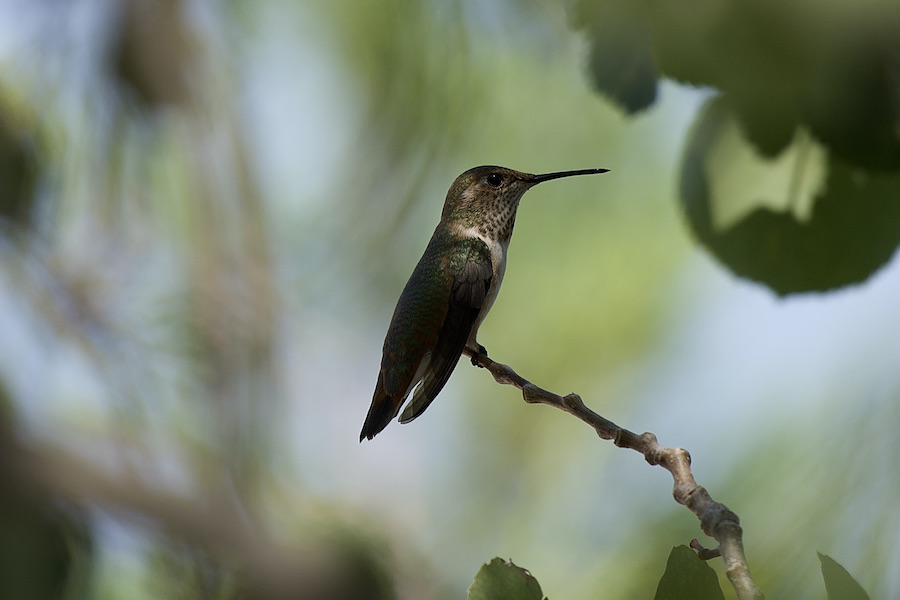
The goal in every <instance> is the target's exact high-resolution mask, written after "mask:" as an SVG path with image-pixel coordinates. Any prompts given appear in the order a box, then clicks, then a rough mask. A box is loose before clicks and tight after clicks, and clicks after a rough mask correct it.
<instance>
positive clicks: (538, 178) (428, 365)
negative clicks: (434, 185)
mask: <svg viewBox="0 0 900 600" xmlns="http://www.w3.org/2000/svg"><path fill="white" fill-rule="evenodd" d="M607 171H608V169H582V170H578V171H560V172H556V173H544V174H542V175H532V174H530V173H522V172H520V171H514V170H512V169H507V168H505V167H496V166H481V167H475V168H472V169H469V170H468V171H466V172H465V173H463V174H462V175H460V176H459V177H457V178H456V180H455V181H454V182H453V185H451V186H450V190H449V191H448V192H447V198H446V199H445V200H444V208H443V211H442V212H441V220H440V222H439V223H438V225H437V227H436V228H435V230H434V234H433V235H432V236H431V240H430V241H429V242H428V246H427V247H426V248H425V253H424V254H423V255H422V258H421V259H420V260H419V263H418V264H417V265H416V268H415V269H414V270H413V272H412V275H411V276H410V278H409V281H408V282H407V283H406V287H404V288H403V292H402V293H401V294H400V299H399V300H398V301H397V307H396V308H395V309H394V315H393V317H391V324H390V326H389V327H388V332H387V336H385V339H384V348H383V353H382V358H381V370H380V371H379V372H378V382H377V383H376V384H375V393H374V394H373V396H372V405H371V406H370V407H369V412H368V414H367V415H366V420H365V423H364V424H363V428H362V432H361V433H360V434H359V441H363V439H370V440H371V439H372V438H373V437H375V435H376V434H377V433H379V432H380V431H381V430H383V429H384V428H385V427H387V425H388V423H390V422H391V420H392V419H393V418H394V417H395V416H397V414H398V413H399V412H400V407H401V406H402V405H403V403H404V401H405V400H406V398H407V397H409V395H410V393H412V400H411V401H410V402H409V403H408V404H407V406H406V408H405V409H404V410H403V413H402V414H401V415H400V422H401V423H409V422H410V421H412V420H413V419H415V418H416V417H418V416H419V415H421V414H422V413H423V412H424V411H425V409H426V408H428V405H430V404H431V402H432V401H433V400H434V399H435V398H436V397H437V395H438V393H439V392H440V391H441V389H442V388H443V387H444V384H446V383H447V380H448V379H449V378H450V374H451V373H453V369H454V368H456V364H457V363H458V362H459V358H460V356H462V353H463V351H464V350H466V349H468V350H469V353H470V354H471V355H472V364H473V365H476V366H477V365H478V364H479V363H478V358H479V357H482V356H487V350H486V349H485V347H484V346H482V345H481V344H479V343H478V341H477V340H476V336H477V334H478V327H479V326H480V325H481V323H482V321H484V318H485V316H486V315H487V313H488V311H490V309H491V306H492V305H493V304H494V300H496V299H497V292H498V291H499V290H500V283H501V282H502V281H503V274H504V273H505V272H506V253H507V249H508V248H509V241H510V238H511V237H512V232H513V226H514V225H515V221H516V210H517V209H518V207H519V201H520V200H521V199H522V195H523V194H524V193H525V192H526V191H528V190H529V189H531V188H532V187H534V186H535V185H537V184H539V183H542V182H544V181H550V180H551V179H559V178H561V177H572V176H574V175H591V174H596V173H606V172H607ZM417 386H418V387H417ZM414 389H415V392H414V393H413V390H414Z"/></svg>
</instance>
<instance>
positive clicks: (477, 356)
mask: <svg viewBox="0 0 900 600" xmlns="http://www.w3.org/2000/svg"><path fill="white" fill-rule="evenodd" d="M487 355H488V353H487V348H485V347H484V346H482V345H481V344H478V345H477V349H475V350H473V351H472V366H473V367H479V368H482V369H483V368H484V365H482V364H481V359H482V358H487Z"/></svg>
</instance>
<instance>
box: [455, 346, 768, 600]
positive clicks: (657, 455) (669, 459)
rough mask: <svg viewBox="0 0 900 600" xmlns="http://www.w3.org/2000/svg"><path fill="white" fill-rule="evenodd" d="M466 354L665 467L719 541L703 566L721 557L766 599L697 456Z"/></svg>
mask: <svg viewBox="0 0 900 600" xmlns="http://www.w3.org/2000/svg"><path fill="white" fill-rule="evenodd" d="M465 354H466V355H467V356H469V357H471V358H472V362H473V364H475V365H477V366H480V367H484V368H485V369H487V370H488V371H489V372H490V373H491V375H493V376H494V379H495V380H496V381H497V383H499V384H502V385H512V386H515V387H516V388H518V389H519V390H521V391H522V397H523V399H524V400H525V402H527V403H529V404H546V405H548V406H554V407H556V408H558V409H560V410H563V411H565V412H567V413H569V414H570V415H573V416H574V417H576V418H578V419H579V420H581V421H583V422H585V423H587V424H588V425H590V426H591V427H593V428H594V431H596V432H597V435H599V436H600V437H601V438H602V439H604V440H612V442H613V443H614V444H615V445H616V446H618V447H620V448H630V449H631V450H635V451H637V452H640V453H641V454H643V455H644V459H645V460H646V461H647V462H648V463H650V464H651V465H659V466H661V467H662V468H664V469H666V470H667V471H669V473H671V474H672V478H673V480H674V487H673V490H672V495H673V496H674V497H675V501H676V502H678V503H679V504H682V505H684V506H686V507H687V508H688V509H689V510H690V511H691V512H692V513H694V515H696V517H697V518H698V519H699V520H700V527H701V529H702V530H703V533H705V534H706V535H708V536H710V537H712V538H714V539H715V540H716V541H717V542H718V543H719V546H718V547H717V548H714V549H707V548H703V547H702V546H701V545H700V543H699V542H698V541H697V540H693V541H692V542H691V547H692V548H694V549H695V550H698V553H699V556H700V558H701V559H703V560H709V559H711V558H715V557H717V556H721V557H722V559H723V561H724V562H725V573H726V575H727V576H728V580H729V581H730V582H731V585H732V586H733V587H734V590H735V592H736V593H737V596H738V598H740V600H762V599H763V593H762V591H761V590H760V589H759V587H757V585H756V584H755V583H754V581H753V579H752V577H751V576H750V568H749V567H748V565H747V558H746V556H745V555H744V543H743V530H742V529H741V525H740V519H739V518H738V516H737V515H736V514H735V513H734V512H732V511H731V510H729V508H728V507H727V506H725V505H724V504H722V503H720V502H716V501H715V500H713V499H712V497H711V496H710V495H709V492H707V491H706V489H705V488H704V487H703V486H701V485H699V484H698V483H697V482H696V480H695V479H694V475H693V473H692V472H691V455H690V453H688V451H687V450H685V449H684V448H666V447H664V446H662V445H660V443H659V442H658V441H657V439H656V436H655V435H653V434H652V433H648V432H645V433H641V434H636V433H633V432H631V431H629V430H627V429H625V428H623V427H619V426H618V425H616V424H615V423H613V422H612V421H610V420H608V419H605V418H603V417H602V416H600V415H598V414H597V413H595V412H594V411H592V410H591V409H590V408H588V407H587V406H585V404H584V402H583V401H582V400H581V397H580V396H579V395H578V394H568V395H567V396H560V395H558V394H554V393H553V392H550V391H547V390H545V389H543V388H541V387H538V386H536V385H534V384H533V383H531V382H530V381H528V380H527V379H525V378H524V377H522V376H521V375H519V374H518V373H516V372H515V371H514V370H513V369H512V368H511V367H509V366H507V365H504V364H501V363H498V362H496V361H494V360H492V359H490V358H488V357H487V356H484V355H481V354H475V353H473V352H471V351H470V350H469V349H466V350H465Z"/></svg>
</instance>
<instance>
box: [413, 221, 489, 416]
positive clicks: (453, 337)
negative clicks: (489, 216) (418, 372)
mask: <svg viewBox="0 0 900 600" xmlns="http://www.w3.org/2000/svg"><path fill="white" fill-rule="evenodd" d="M446 268H447V269H448V270H449V274H450V275H451V278H449V280H450V281H452V285H451V287H450V294H449V300H448V303H447V305H446V306H447V312H446V315H445V317H444V322H443V325H442V327H441V330H440V334H439V335H438V337H437V340H436V342H435V344H434V346H433V348H432V349H431V351H430V359H429V361H428V364H427V366H426V368H425V370H424V373H423V375H422V384H421V385H420V386H419V387H418V388H417V389H416V392H415V394H414V395H413V399H412V401H411V402H410V403H409V404H408V405H407V406H406V408H405V409H404V410H403V414H401V415H400V422H401V423H409V422H410V421H412V420H413V419H415V418H416V417H418V416H419V415H421V414H422V413H423V412H424V411H425V409H426V408H428V405H429V404H431V402H432V401H433V400H434V399H435V398H436V397H437V395H438V393H440V391H441V389H443V387H444V384H446V383H447V380H448V379H449V378H450V374H451V373H453V369H454V368H456V364H457V363H458V362H459V357H460V356H461V355H462V352H463V349H464V348H465V346H466V341H467V340H468V338H469V334H470V333H471V332H472V327H473V326H474V325H475V321H476V320H477V318H478V313H479V312H480V311H481V307H482V305H483V304H484V301H485V298H486V296H487V293H488V289H489V288H490V286H491V279H492V278H493V267H492V265H491V255H490V250H489V249H488V247H487V245H486V244H485V243H484V242H482V241H481V240H479V239H465V240H461V241H460V242H459V246H458V251H456V252H453V253H452V256H451V257H450V258H448V259H446Z"/></svg>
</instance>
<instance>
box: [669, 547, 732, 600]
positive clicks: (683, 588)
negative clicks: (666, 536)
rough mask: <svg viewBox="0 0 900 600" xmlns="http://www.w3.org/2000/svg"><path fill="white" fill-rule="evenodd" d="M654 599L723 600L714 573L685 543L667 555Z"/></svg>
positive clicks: (717, 579)
mask: <svg viewBox="0 0 900 600" xmlns="http://www.w3.org/2000/svg"><path fill="white" fill-rule="evenodd" d="M653 598H654V600H724V598H725V596H724V595H723V594H722V588H721V587H719V578H718V577H717V576H716V572H715V571H713V569H712V568H711V567H710V566H709V565H708V564H706V562H705V561H702V560H700V559H699V558H698V557H697V553H696V552H694V551H693V550H691V549H690V548H688V547H687V546H676V547H675V548H672V552H671V553H670V554H669V560H668V561H667V562H666V572H665V573H663V576H662V579H660V580H659V586H657V588H656V596H654V597H653Z"/></svg>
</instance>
